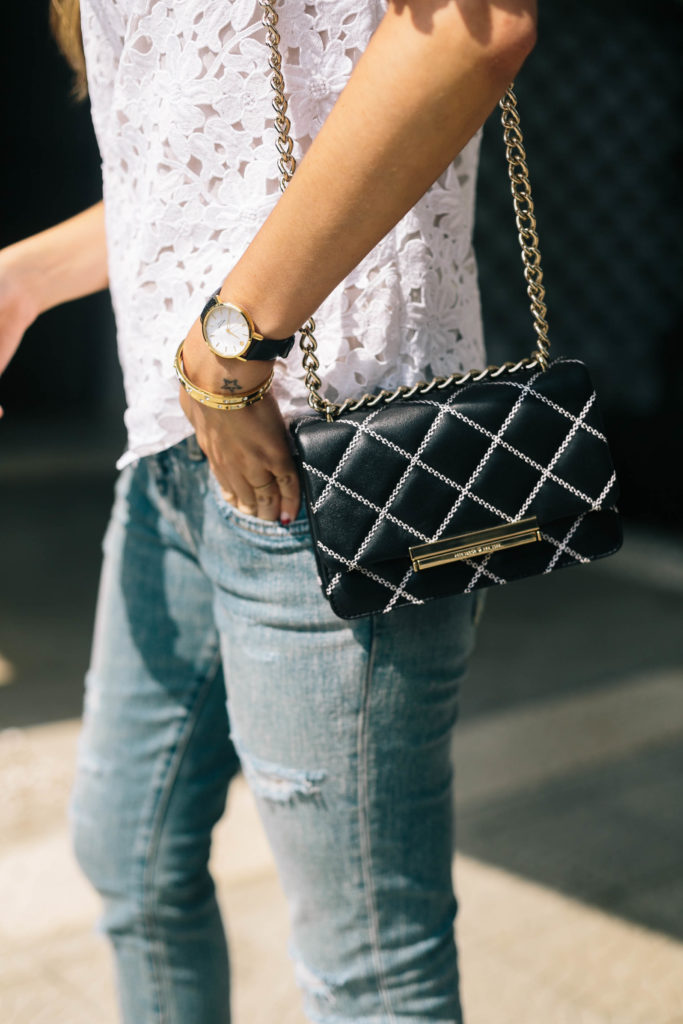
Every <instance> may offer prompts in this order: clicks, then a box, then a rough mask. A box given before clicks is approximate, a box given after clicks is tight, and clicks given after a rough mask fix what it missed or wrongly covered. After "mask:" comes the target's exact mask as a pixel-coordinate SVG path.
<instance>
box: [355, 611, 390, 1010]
mask: <svg viewBox="0 0 683 1024" xmlns="http://www.w3.org/2000/svg"><path fill="white" fill-rule="evenodd" d="M370 629H371V638H370V652H369V656H368V664H367V669H366V672H365V680H364V688H363V695H362V700H361V708H360V714H359V716H358V742H357V751H358V819H359V821H358V824H359V837H360V855H361V871H362V874H363V886H364V890H365V906H366V913H367V915H368V924H369V931H370V947H371V950H372V960H373V964H374V968H375V971H376V974H377V984H378V989H379V994H380V996H381V999H382V1004H383V1006H384V1009H385V1011H386V1013H387V1014H388V1017H387V1022H388V1024H392V1022H393V1024H395V1021H396V1018H395V1016H394V1014H393V1011H392V1009H391V1005H390V1001H389V993H388V991H387V988H386V985H385V979H384V969H383V966H382V955H381V952H380V943H379V926H378V915H377V901H376V898H375V887H374V881H373V872H372V841H371V836H370V828H369V823H368V804H369V799H368V731H369V722H368V719H369V715H370V710H369V705H370V690H371V686H372V674H373V669H374V662H375V646H376V626H375V620H374V618H372V619H371V620H370Z"/></svg>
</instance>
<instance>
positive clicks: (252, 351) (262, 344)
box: [240, 334, 296, 359]
mask: <svg viewBox="0 0 683 1024" xmlns="http://www.w3.org/2000/svg"><path fill="white" fill-rule="evenodd" d="M295 341H296V335H295V334H290V336H289V338H283V339H282V340H281V341H277V340H276V339H275V338H261V340H260V341H257V340H256V338H254V339H253V340H252V342H251V345H250V346H249V348H248V349H247V351H246V352H245V354H244V355H243V356H241V357H240V358H241V359H286V357H287V356H288V355H289V353H290V352H291V351H292V345H293V344H294V342H295Z"/></svg>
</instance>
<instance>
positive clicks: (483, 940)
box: [0, 681, 683, 1024]
mask: <svg viewBox="0 0 683 1024" xmlns="http://www.w3.org/2000/svg"><path fill="white" fill-rule="evenodd" d="M679 689H683V688H681V687H680V681H679ZM660 696H661V693H660ZM622 699H623V697H622ZM596 710H597V714H598V716H599V715H601V714H604V710H605V709H604V708H602V709H592V711H591V709H589V708H586V707H584V708H583V709H578V710H576V709H575V713H576V715H577V716H578V717H579V718H580V719H581V720H582V723H583V725H584V726H585V725H586V724H587V723H588V722H589V721H590V719H591V715H592V714H593V713H594V712H596ZM554 713H555V715H557V714H558V709H557V708H555V709H554ZM681 721H682V719H681V718H679V719H678V723H677V725H676V728H678V730H679V731H680V730H681V729H683V726H682V725H681ZM546 724H547V723H546ZM507 726H508V729H509V730H512V734H513V735H512V738H510V732H509V731H508V741H507V743H508V748H509V747H510V745H511V744H515V743H517V742H522V741H524V740H526V742H529V741H533V735H532V733H533V732H536V735H537V737H538V734H539V731H541V732H542V731H543V728H542V723H538V722H537V723H536V725H532V726H530V724H529V722H528V721H526V722H525V721H524V720H521V721H518V722H517V723H516V725H515V724H514V723H513V722H512V721H511V720H510V721H508V723H507ZM77 729H78V723H77V722H75V721H69V722H64V723H58V724H51V725H47V726H35V727H31V728H28V729H24V730H19V729H9V730H5V731H4V732H2V733H0V775H1V776H2V778H3V801H2V805H1V809H0V834H2V836H3V840H2V849H1V852H0V907H2V918H1V922H0V1007H1V1008H2V1009H1V1011H0V1019H2V1021H3V1024H43V1022H44V1024H114V1022H115V1020H116V1012H115V996H114V991H113V981H112V973H111V965H110V961H109V955H108V950H107V949H106V947H105V942H104V940H103V939H101V938H100V937H99V936H97V935H96V934H95V933H94V931H93V923H94V920H95V918H96V915H97V899H96V897H95V896H94V894H93V893H92V892H91V890H90V888H89V886H88V885H87V883H86V882H85V881H84V880H83V879H82V878H81V876H80V874H79V871H78V868H77V867H76V865H75V863H74V860H73V857H72V855H71V852H70V849H69V843H68V837H67V832H66V825H65V811H66V799H67V793H68V788H69V784H70V777H71V770H72V767H71V766H72V765H73V762H74V756H75V743H76V735H77ZM515 729H516V730H517V731H516V735H515V734H514V733H515ZM648 729H649V730H650V731H651V729H652V723H651V722H650V723H649V725H648V727H646V728H645V730H644V732H642V733H640V734H639V736H638V737H636V738H635V742H640V740H645V741H646V742H647V736H648ZM530 730H531V732H530ZM494 738H495V737H494ZM481 739H482V736H481V731H480V729H479V727H478V726H476V725H472V726H469V727H468V726H464V727H463V729H462V733H461V735H460V737H459V741H460V750H461V755H462V762H463V764H469V768H468V769H467V770H463V773H462V774H463V779H462V780H461V785H460V790H461V793H460V796H461V798H462V804H463V807H467V806H468V805H469V806H472V805H473V804H478V803H479V802H480V800H481V798H482V792H481V786H480V783H479V782H478V781H477V780H478V773H477V771H476V760H477V757H482V756H485V755H483V754H482V752H481ZM680 739H683V736H680V735H679V740H680ZM631 742H634V738H633V737H632V738H631ZM477 751H479V753H477ZM583 756H585V754H584V755H583ZM566 769H567V763H566V758H565V764H564V770H566ZM558 770H559V766H558ZM521 774H522V776H523V779H524V785H527V784H528V782H529V769H522V771H521ZM519 781H520V780H519V779H517V780H510V779H509V778H508V777H507V776H506V774H505V773H503V772H501V773H500V774H499V775H498V785H499V786H500V787H501V789H500V790H497V792H498V793H499V795H500V793H503V792H508V793H509V792H510V789H511V786H514V785H515V784H516V783H517V782H519ZM487 785H488V793H487V795H488V796H489V797H490V796H491V795H492V793H493V791H494V788H496V770H495V767H494V769H493V772H492V774H491V777H490V778H489V781H488V783H487ZM213 870H214V874H215V877H216V879H217V882H218V888H219V895H220V901H221V905H222V907H223V909H224V913H225V917H226V921H227V927H228V931H229V936H230V942H231V952H232V960H233V977H234V1017H235V1022H236V1024H305V1018H304V1016H303V1014H302V1012H301V1009H300V1002H299V995H298V991H297V988H296V985H295V982H294V976H293V970H292V965H291V962H290V961H289V959H288V957H287V954H286V941H287V913H286V907H285V904H284V900H283V897H282V894H281V892H280V889H279V886H278V882H277V878H276V875H275V871H274V867H273V862H272V858H271V856H270V852H269V849H268V846H267V844H266V841H265V837H264V835H263V832H262V829H261V826H260V823H259V821H258V818H257V815H256V812H255V808H254V805H253V802H252V800H251V797H250V794H249V791H248V789H247V787H246V785H245V784H244V782H243V780H242V779H241V778H240V779H238V780H237V781H236V783H235V784H234V785H233V788H232V790H231V794H230V799H229V805H228V810H227V813H226V815H225V816H224V818H223V820H222V821H221V823H220V825H219V827H218V828H217V831H216V839H215V847H214V854H213ZM454 870H455V874H456V887H457V891H458V894H459V897H460V903H461V912H460V916H459V923H458V936H459V944H460V948H461V962H462V973H463V999H464V1004H465V1009H466V1012H467V1020H468V1024H683V944H682V943H681V942H680V941H677V940H676V939H674V938H671V937H666V936H664V935H663V934H659V933H657V932H654V931H651V930H648V929H646V928H643V927H640V926H637V925H634V924H630V923H627V922H626V921H624V920H623V919H620V918H618V917H613V916H611V915H609V914H606V913H604V912H602V911H600V910H597V909H595V908H591V907H589V906H587V905H585V904H583V903H581V902H578V901H576V900H573V899H571V898H568V897H566V896H562V895H559V894H558V893H556V892H554V891H552V890H550V889H548V888H546V887H543V886H541V885H538V884H535V883H533V882H529V881H524V880H522V879H521V878H519V877H516V876H515V875H513V874H511V873H509V872H507V871H504V870H501V869H498V868H494V867H491V866H487V865H485V864H483V863H482V862H480V861H477V860H475V859H473V858H471V857H468V856H465V855H458V856H457V857H456V860H455V865H454ZM188 1024H191V1022H188Z"/></svg>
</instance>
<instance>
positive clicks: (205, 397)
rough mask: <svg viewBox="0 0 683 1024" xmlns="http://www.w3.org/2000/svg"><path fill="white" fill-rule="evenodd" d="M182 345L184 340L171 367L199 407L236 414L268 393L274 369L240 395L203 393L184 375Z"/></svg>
mask: <svg viewBox="0 0 683 1024" xmlns="http://www.w3.org/2000/svg"><path fill="white" fill-rule="evenodd" d="M184 344H185V339H183V340H182V341H181V342H180V345H179V346H178V351H177V352H176V355H175V360H174V363H173V367H174V369H175V372H176V377H177V378H178V380H179V381H180V383H181V384H182V385H183V387H184V388H185V390H186V391H187V393H188V395H189V396H190V398H194V400H195V402H199V403H200V404H201V405H206V406H208V407H209V409H222V410H224V411H227V412H236V411H237V410H238V409H247V408H248V407H249V406H250V405H254V404H255V403H256V402H260V401H261V399H262V398H265V397H266V395H267V394H268V392H269V391H270V388H271V385H272V383H273V377H274V376H275V368H274V367H273V369H272V370H271V372H270V376H269V377H268V378H267V379H266V380H264V381H263V382H262V383H261V384H259V385H258V386H257V387H255V388H252V390H251V391H245V393H244V394H242V395H217V394H215V393H214V392H213V391H204V389H203V388H199V387H197V385H196V384H193V383H192V381H191V380H190V378H189V377H188V376H187V374H186V373H185V367H184V366H183V345H184Z"/></svg>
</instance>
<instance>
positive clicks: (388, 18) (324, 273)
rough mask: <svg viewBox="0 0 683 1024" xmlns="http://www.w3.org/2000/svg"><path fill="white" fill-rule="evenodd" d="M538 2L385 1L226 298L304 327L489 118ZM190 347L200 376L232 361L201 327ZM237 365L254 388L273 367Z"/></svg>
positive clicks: (214, 375) (529, 36)
mask: <svg viewBox="0 0 683 1024" xmlns="http://www.w3.org/2000/svg"><path fill="white" fill-rule="evenodd" d="M535 9H536V4H535V0H492V2H490V0H394V2H392V3H390V5H389V8H388V11H387V13H386V15H385V17H384V18H383V20H382V22H381V24H380V26H379V28H378V29H377V31H376V32H375V34H374V35H373V37H372V39H371V40H370V43H369V45H368V47H367V50H366V51H365V53H364V54H363V56H362V58H361V59H360V61H359V62H358V65H357V67H356V68H355V70H354V72H353V74H352V76H351V78H350V80H349V83H348V85H347V87H346V88H345V90H344V91H343V93H342V95H341V96H340V98H339V100H338V101H337V103H336V105H335V107H334V108H333V110H332V112H331V114H330V116H329V118H328V119H327V121H326V123H325V125H324V126H323V128H322V130H321V131H320V133H319V134H318V136H317V138H316V139H315V141H314V142H313V144H312V146H311V148H310V150H309V152H308V154H307V155H306V158H305V159H304V160H303V161H302V162H301V165H300V167H299V169H298V170H297V172H296V174H295V176H294V179H293V181H292V183H291V184H290V185H289V187H288V188H287V191H286V192H285V194H284V195H283V196H282V197H281V199H280V200H279V202H278V204H277V206H276V207H275V209H274V211H273V213H272V214H271V215H270V217H269V218H268V219H267V221H266V222H265V224H264V226H263V227H262V229H261V230H260V231H259V233H258V234H257V235H256V237H255V238H254V240H253V242H252V244H251V245H250V246H249V248H248V249H247V250H246V252H245V253H244V255H243V257H242V258H241V260H240V261H239V262H238V264H237V265H236V266H235V267H234V269H233V270H232V271H231V272H230V274H229V275H228V277H227V279H226V281H225V284H224V286H223V288H222V296H223V297H224V298H225V299H231V300H233V301H237V302H238V303H239V304H240V305H242V306H243V307H244V308H246V309H248V310H249V311H250V312H251V313H252V315H253V316H254V318H255V320H256V323H257V326H258V329H259V330H260V331H261V332H262V333H264V334H265V335H267V336H268V337H274V338H278V337H286V336H287V335H289V334H291V333H293V332H294V331H295V330H296V329H297V328H298V327H300V326H301V325H302V324H303V323H304V322H305V321H306V320H307V318H308V317H309V316H310V315H311V314H312V313H313V312H314V311H315V309H316V308H317V307H318V306H319V305H320V303H321V302H322V301H323V299H324V298H325V297H326V296H327V295H328V294H329V293H330V292H331V291H332V289H333V288H334V287H335V286H336V285H337V284H338V283H339V282H340V281H341V280H342V279H343V278H344V277H345V276H346V275H347V274H348V273H349V271H350V270H351V269H352V268H353V267H355V266H356V264H357V263H358V262H359V261H360V260H361V259H362V258H363V257H364V256H365V255H366V254H367V253H368V252H369V251H370V250H371V249H372V248H373V246H375V245H376V244H377V242H378V241H379V240H380V239H381V238H382V237H383V236H384V235H385V234H386V233H387V231H389V230H390V229H391V227H393V225H394V224H396V223H397V221H399V220H400V219H401V217H402V216H403V215H404V214H405V213H406V212H407V211H408V210H409V209H410V208H411V207H412V206H413V205H414V204H415V202H416V201H417V200H418V199H419V198H420V196H421V195H423V193H424V192H425V191H426V190H427V189H428V188H429V186H430V185H431V184H432V183H433V182H434V181H435V180H436V178H438V177H439V175H440V174H441V173H442V172H443V171H444V170H445V168H446V167H447V166H448V164H449V163H450V162H451V161H452V160H453V159H454V157H455V156H456V155H457V154H458V153H459V152H460V150H461V149H462V148H463V146H464V145H465V144H466V143H467V142H468V141H469V139H470V138H471V137H472V135H473V134H474V133H475V131H476V130H477V129H478V128H479V127H480V125H481V124H482V123H483V122H484V120H485V119H486V117H487V116H488V114H489V113H490V112H491V110H492V109H493V108H494V106H495V104H496V103H497V101H498V100H499V99H500V97H501V95H502V94H503V92H504V91H505V88H506V87H507V86H508V85H509V83H510V82H511V80H512V79H513V77H514V75H515V74H516V72H517V70H518V69H519V67H520V65H521V64H522V62H523V60H524V58H525V56H526V55H527V53H528V52H529V50H530V49H531V47H532V46H533V43H534V38H535V20H536V19H535V14H536V10H535ZM274 152H275V148H274V147H273V153H274ZM273 162H275V155H274V156H273ZM193 342H194V343H195V344H193ZM187 353H188V355H187V359H188V363H189V364H191V365H192V367H193V369H195V372H198V373H199V374H200V377H201V382H203V383H204V386H206V387H208V388H210V387H211V385H212V384H213V385H214V386H215V385H217V384H219V383H220V379H222V377H223V376H225V374H224V372H223V367H221V366H220V365H219V364H220V363H224V364H225V363H227V362H228V361H226V360H218V359H217V358H216V357H214V356H213V355H212V354H211V352H210V351H209V350H208V349H207V348H206V346H202V344H201V337H200V336H199V334H198V332H197V329H196V327H195V329H194V330H193V332H191V336H190V339H189V340H188V348H187ZM212 363H213V364H214V365H213V366H212V365H211V364H212ZM231 369H233V370H234V371H235V372H238V373H241V375H242V379H243V381H244V387H245V388H247V387H250V386H252V384H254V383H256V382H257V381H258V380H260V379H263V377H264V376H265V375H266V374H265V371H266V370H267V366H266V365H264V364H259V365H255V364H253V365H252V364H250V365H249V366H247V367H245V366H244V364H239V363H234V361H233V362H232V363H231ZM233 376H234V374H233Z"/></svg>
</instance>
